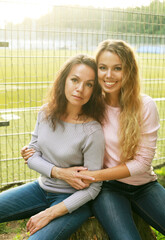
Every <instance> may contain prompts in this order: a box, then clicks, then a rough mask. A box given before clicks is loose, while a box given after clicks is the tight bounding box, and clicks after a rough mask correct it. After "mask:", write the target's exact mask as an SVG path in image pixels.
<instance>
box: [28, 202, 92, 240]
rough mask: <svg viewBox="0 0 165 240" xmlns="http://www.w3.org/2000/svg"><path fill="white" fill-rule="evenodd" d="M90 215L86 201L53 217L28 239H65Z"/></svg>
mask: <svg viewBox="0 0 165 240" xmlns="http://www.w3.org/2000/svg"><path fill="white" fill-rule="evenodd" d="M90 216H92V212H91V209H90V206H89V204H88V203H87V204H85V205H83V206H82V207H80V208H79V209H77V210H76V211H74V212H72V213H68V214H66V215H64V216H62V217H59V218H57V219H54V220H53V221H52V222H50V223H49V224H48V225H47V226H45V227H44V228H42V229H41V230H39V231H38V232H36V233H35V234H33V235H32V236H31V237H30V238H29V240H38V239H40V240H48V239H49V240H64V239H65V240H66V239H68V238H69V237H70V236H71V234H72V233H74V232H75V231H76V230H77V229H78V228H79V227H80V226H81V225H82V224H83V222H84V221H86V220H87V219H88V218H89V217H90Z"/></svg>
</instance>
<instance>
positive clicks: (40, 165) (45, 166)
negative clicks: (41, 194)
mask: <svg viewBox="0 0 165 240" xmlns="http://www.w3.org/2000/svg"><path fill="white" fill-rule="evenodd" d="M41 120H42V112H39V114H38V117H37V122H36V126H35V129H34V132H33V133H32V138H31V142H30V143H29V148H34V149H35V150H36V152H35V153H34V154H33V156H32V157H30V158H29V159H28V167H29V168H31V169H33V170H35V171H36V172H39V173H40V174H43V175H45V176H47V177H51V170H52V168H53V166H54V165H53V164H52V163H50V162H48V161H47V160H46V159H44V158H43V157H42V152H41V151H40V148H39V146H38V131H39V124H40V121H41Z"/></svg>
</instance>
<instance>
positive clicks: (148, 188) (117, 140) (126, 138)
mask: <svg viewBox="0 0 165 240" xmlns="http://www.w3.org/2000/svg"><path fill="white" fill-rule="evenodd" d="M96 63H97V67H98V79H99V83H100V85H101V87H102V90H103V95H104V99H105V102H106V108H107V109H106V113H107V119H106V121H105V122H104V124H103V131H104V137H105V156H104V169H102V170H98V171H82V172H80V173H77V174H76V176H75V175H74V171H73V169H67V170H66V169H63V168H57V174H56V177H60V176H61V175H63V177H64V176H65V179H67V181H68V179H69V183H70V184H71V185H72V186H74V184H75V183H77V182H78V181H80V178H82V182H83V177H82V175H83V174H85V175H86V176H91V177H93V178H95V180H94V181H93V182H100V181H104V182H103V187H102V191H101V192H100V194H99V195H98V196H97V198H96V199H95V200H94V201H93V205H92V210H93V213H94V215H95V216H96V217H97V218H98V219H99V221H100V223H101V224H102V225H103V227H104V229H105V230H106V232H107V233H108V236H109V237H110V239H111V240H121V239H122V240H140V239H141V237H140V234H139V232H138V230H137V228H136V225H135V223H134V220H133V216H132V210H134V211H135V212H136V213H137V214H138V215H140V216H141V217H142V218H143V219H144V220H145V221H146V222H147V223H148V224H149V225H151V226H152V227H154V228H155V229H157V230H158V231H159V232H161V233H162V234H164V235H165V204H164V203H165V189H164V188H163V187H162V186H161V185H160V184H159V183H158V182H157V176H156V174H155V172H154V171H153V167H152V160H153V158H154V155H155V150H156V141H157V134H158V129H159V127H160V125H159V116H158V111H157V108H156V104H155V102H154V101H153V99H152V98H151V97H149V96H147V95H144V94H141V93H140V78H139V68H138V64H137V61H136V57H135V54H134V51H133V50H132V48H131V47H130V46H129V45H128V44H127V43H126V42H124V41H121V40H105V41H103V42H101V43H100V44H99V46H98V49H97V53H96ZM84 178H85V177H84ZM77 184H78V183H77ZM80 186H81V185H79V184H78V185H76V187H77V188H78V187H80Z"/></svg>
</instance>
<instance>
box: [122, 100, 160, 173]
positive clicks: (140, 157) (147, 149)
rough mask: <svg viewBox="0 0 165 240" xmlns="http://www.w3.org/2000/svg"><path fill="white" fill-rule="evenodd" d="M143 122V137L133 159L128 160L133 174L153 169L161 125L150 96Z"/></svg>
mask: <svg viewBox="0 0 165 240" xmlns="http://www.w3.org/2000/svg"><path fill="white" fill-rule="evenodd" d="M142 114H143V115H142V123H141V139H140V143H139V145H138V148H137V152H136V155H135V157H134V159H133V160H131V161H129V162H126V165H127V167H128V169H129V171H130V174H131V176H134V175H137V174H143V173H145V172H148V171H150V170H151V163H152V160H153V158H154V155H155V150H156V141H157V133H158V129H159V127H160V125H159V116H158V111H157V107H156V104H155V102H154V101H153V100H152V98H150V97H148V98H147V101H145V102H144V107H143V111H142Z"/></svg>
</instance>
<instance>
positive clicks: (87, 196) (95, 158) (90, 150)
mask: <svg viewBox="0 0 165 240" xmlns="http://www.w3.org/2000/svg"><path fill="white" fill-rule="evenodd" d="M104 148H105V144H104V136H103V133H102V130H99V131H96V132H94V133H93V134H91V135H90V136H89V138H88V141H87V143H86V146H85V147H84V150H83V152H84V166H85V167H87V168H88V170H98V169H101V168H102V166H103V157H104ZM101 185H102V183H101V182H97V183H92V184H90V186H89V187H88V188H85V189H83V190H79V191H76V192H75V193H74V194H72V195H71V196H70V197H68V198H66V199H65V200H64V201H63V202H64V204H65V206H66V207H67V209H68V211H69V212H70V213H71V212H72V211H74V210H76V209H77V208H79V207H80V206H82V205H83V204H85V203H86V202H88V201H90V200H92V199H94V198H95V197H96V196H97V195H98V193H99V192H100V190H101Z"/></svg>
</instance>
